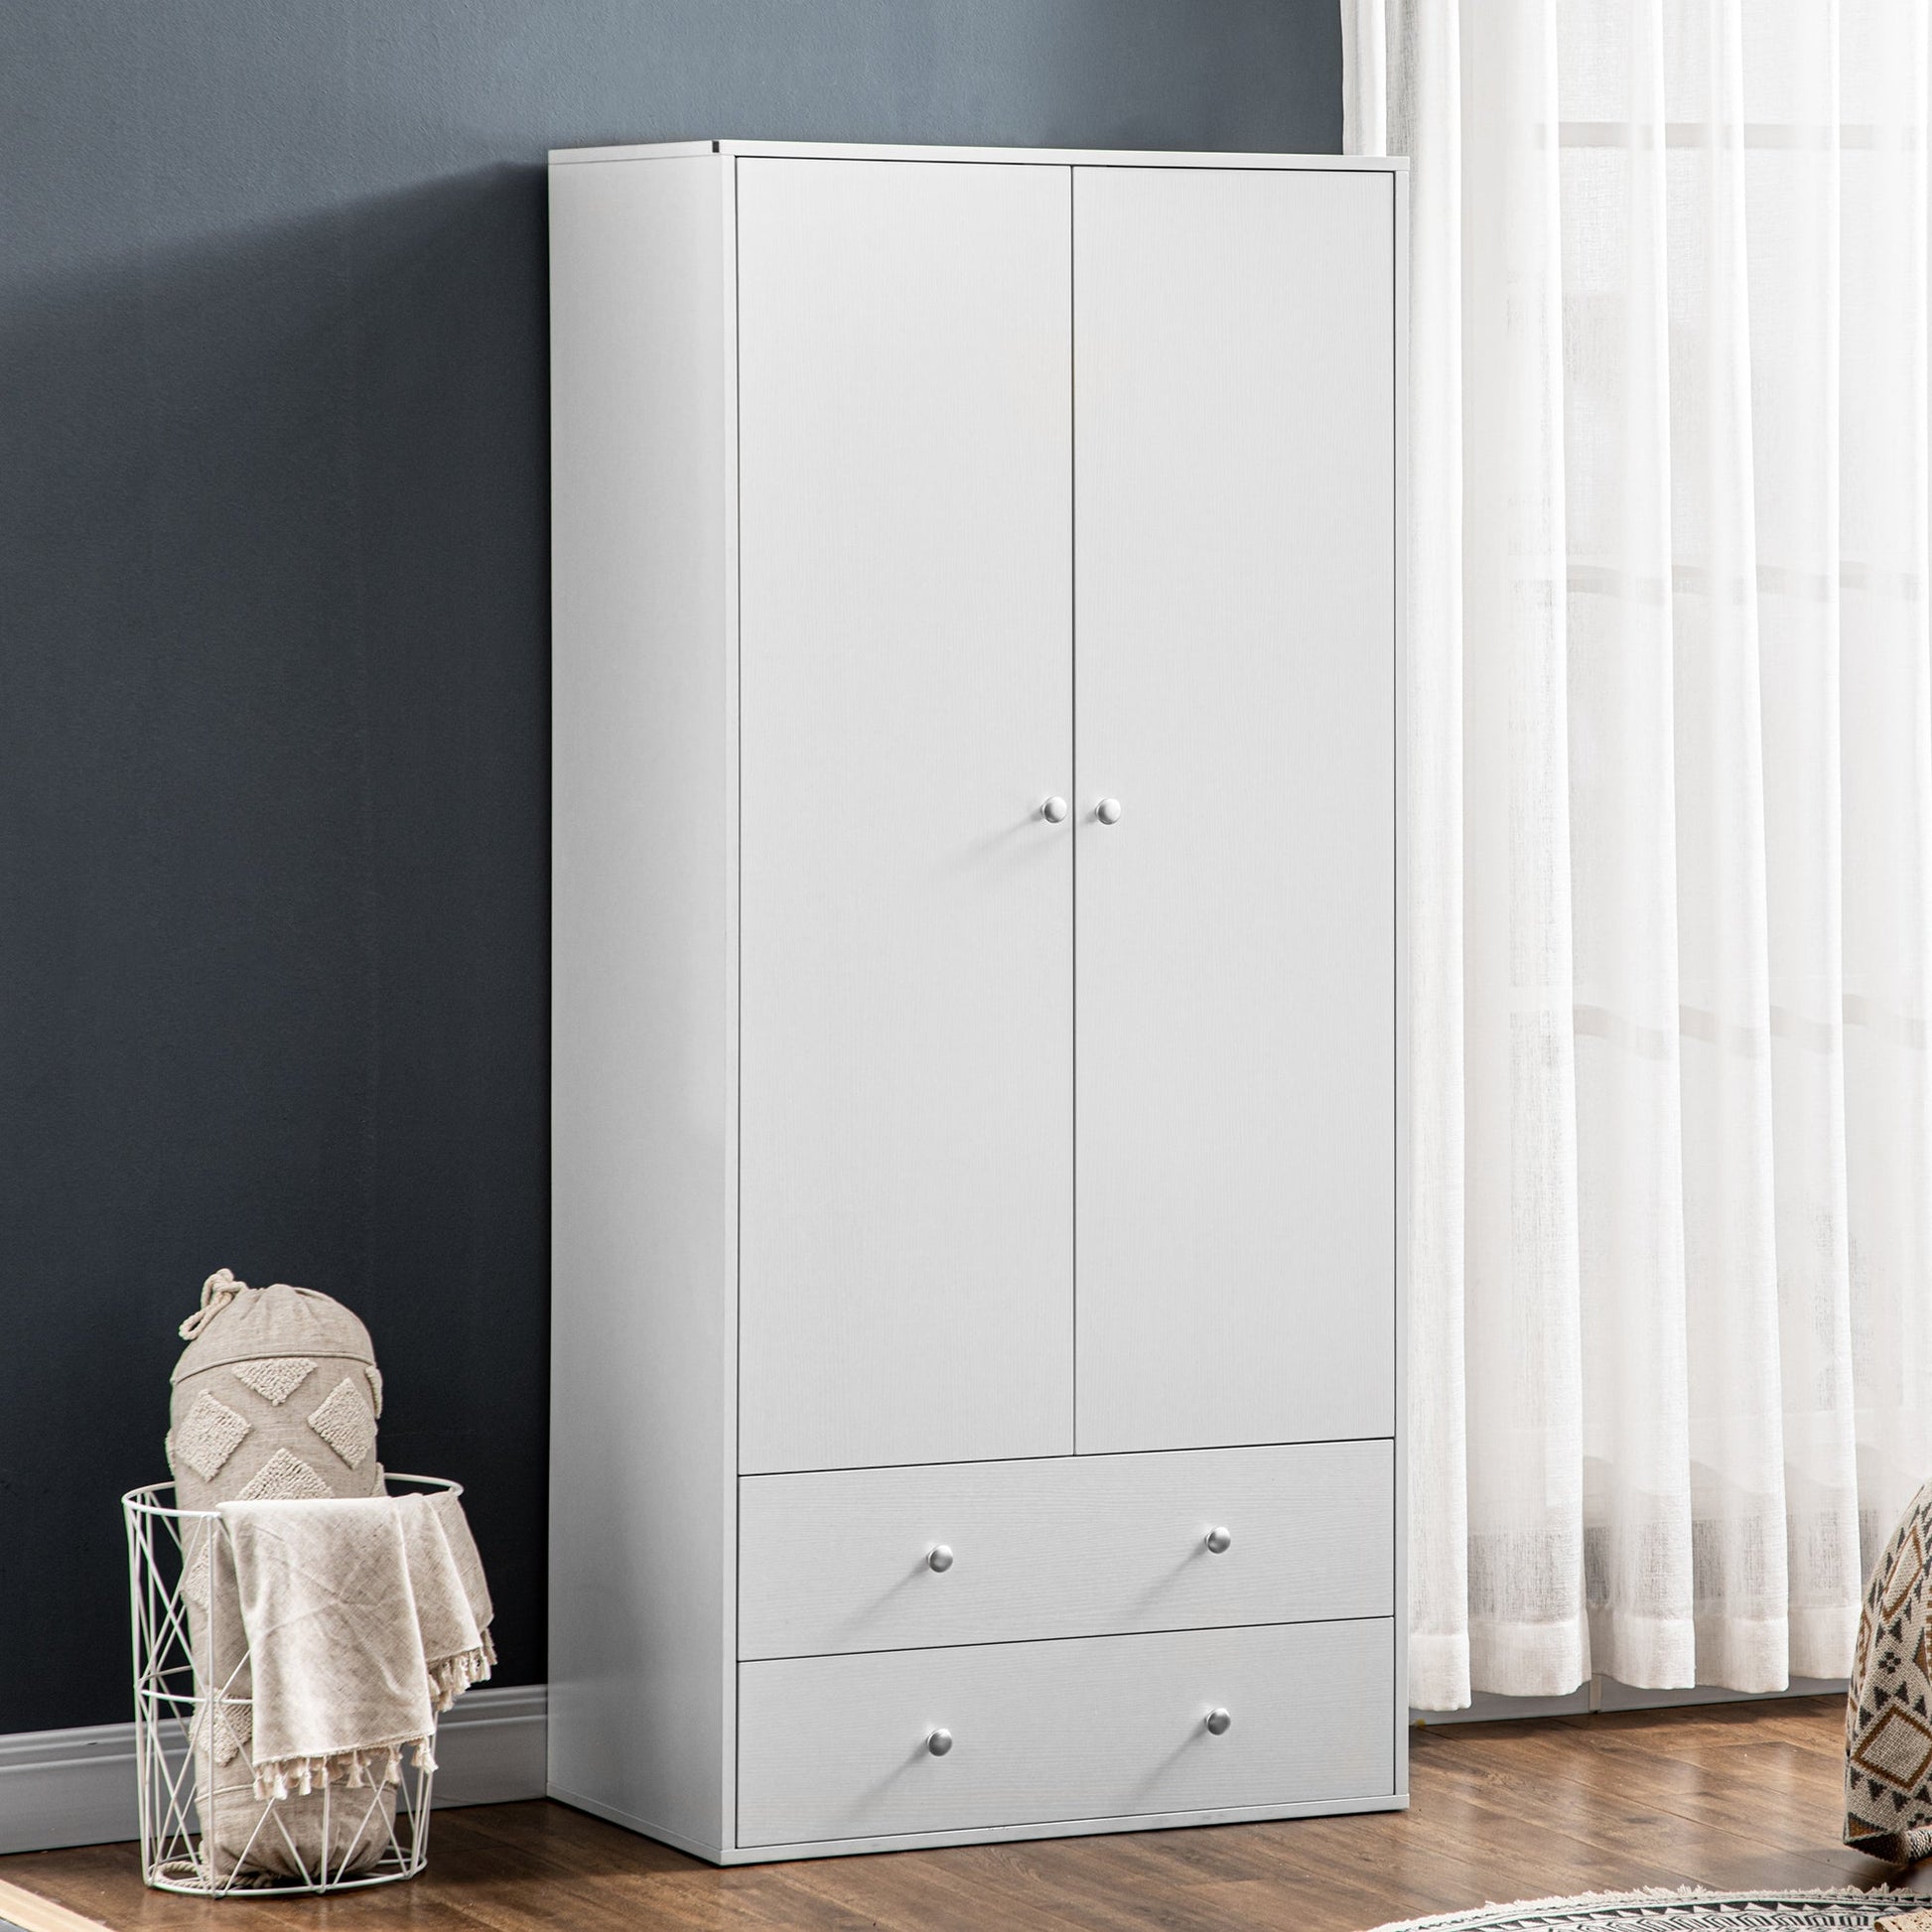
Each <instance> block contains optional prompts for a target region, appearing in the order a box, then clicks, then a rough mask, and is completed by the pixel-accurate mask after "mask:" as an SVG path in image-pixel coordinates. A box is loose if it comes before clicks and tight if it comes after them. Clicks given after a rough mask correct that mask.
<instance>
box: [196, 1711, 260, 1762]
mask: <svg viewBox="0 0 1932 1932" xmlns="http://www.w3.org/2000/svg"><path fill="white" fill-rule="evenodd" d="M253 1736H254V1725H253V1724H252V1722H251V1717H250V1712H249V1709H248V1707H247V1706H246V1705H245V1704H241V1703H233V1704H230V1703H228V1702H227V1701H226V1700H225V1699H223V1700H221V1701H219V1702H216V1703H212V1704H206V1705H204V1706H203V1707H202V1713H201V1716H200V1717H198V1718H197V1719H196V1720H195V1723H194V1725H193V1728H192V1729H191V1730H190V1732H189V1742H190V1743H191V1744H192V1745H193V1746H194V1747H195V1748H196V1749H197V1750H203V1749H206V1750H207V1751H208V1752H209V1753H210V1754H211V1755H212V1757H213V1759H214V1761H215V1763H217V1764H229V1763H232V1762H233V1761H234V1759H236V1758H237V1757H239V1756H240V1755H241V1753H242V1752H243V1751H245V1750H246V1749H247V1748H248V1746H249V1744H250V1742H251V1741H252V1740H253Z"/></svg>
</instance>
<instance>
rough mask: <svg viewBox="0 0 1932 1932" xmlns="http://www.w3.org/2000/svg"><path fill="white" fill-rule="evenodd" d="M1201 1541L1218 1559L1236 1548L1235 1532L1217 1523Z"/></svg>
mask: <svg viewBox="0 0 1932 1932" xmlns="http://www.w3.org/2000/svg"><path fill="white" fill-rule="evenodd" d="M1201 1541H1202V1542H1203V1543H1205V1544H1206V1545H1207V1547H1208V1548H1209V1549H1210V1550H1212V1551H1213V1553H1214V1554H1215V1555H1216V1556H1217V1557H1218V1556H1221V1555H1223V1554H1224V1553H1225V1552H1227V1551H1229V1550H1231V1549H1233V1548H1234V1532H1233V1531H1232V1530H1230V1529H1224V1528H1223V1527H1222V1526H1221V1525H1220V1524H1219V1523H1216V1524H1215V1525H1214V1527H1213V1528H1212V1529H1211V1530H1209V1531H1208V1532H1207V1534H1206V1535H1205V1536H1204V1537H1202V1538H1201Z"/></svg>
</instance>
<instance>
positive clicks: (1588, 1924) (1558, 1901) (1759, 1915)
mask: <svg viewBox="0 0 1932 1932" xmlns="http://www.w3.org/2000/svg"><path fill="white" fill-rule="evenodd" d="M1927 1910H1932V1893H1924V1894H1921V1893H1917V1892H1899V1891H1869V1892H1864V1891H1775V1890H1773V1891H1758V1892H1741V1891H1734V1892H1714V1891H1628V1892H1591V1893H1588V1894H1587V1895H1586V1896H1584V1897H1581V1898H1538V1899H1528V1900H1524V1901H1523V1902H1522V1903H1520V1904H1515V1905H1485V1906H1483V1907H1482V1908H1481V1909H1480V1910H1479V1911H1474V1912H1451V1913H1449V1915H1448V1916H1447V1917H1443V1918H1419V1919H1405V1920H1403V1922H1402V1923H1401V1924H1400V1925H1385V1926H1381V1927H1378V1928H1377V1932H1421V1928H1423V1927H1425V1926H1426V1927H1428V1928H1429V1932H1559V1928H1560V1932H1870V1928H1871V1927H1872V1926H1874V1925H1875V1924H1876V1923H1877V1922H1878V1920H1880V1919H1881V1918H1886V1917H1889V1916H1891V1915H1892V1914H1894V1913H1902V1912H1922V1911H1927Z"/></svg>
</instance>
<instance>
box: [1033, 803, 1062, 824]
mask: <svg viewBox="0 0 1932 1932" xmlns="http://www.w3.org/2000/svg"><path fill="white" fill-rule="evenodd" d="M1039 815H1040V817H1041V818H1043V819H1044V820H1045V821H1046V822H1047V824H1048V825H1058V824H1060V823H1061V822H1062V821H1064V819H1065V817H1066V800H1065V799H1064V798H1049V799H1047V801H1046V802H1045V804H1043V805H1042V806H1040V808H1039Z"/></svg>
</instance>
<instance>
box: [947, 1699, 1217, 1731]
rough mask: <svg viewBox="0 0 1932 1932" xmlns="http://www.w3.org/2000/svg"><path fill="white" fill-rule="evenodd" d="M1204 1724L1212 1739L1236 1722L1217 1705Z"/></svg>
mask: <svg viewBox="0 0 1932 1932" xmlns="http://www.w3.org/2000/svg"><path fill="white" fill-rule="evenodd" d="M1202 1722H1203V1723H1204V1724H1205V1725H1207V1731H1208V1735H1209V1736H1210V1737H1220V1736H1222V1735H1224V1734H1225V1733H1226V1731H1227V1727H1228V1725H1231V1724H1232V1723H1233V1722H1234V1720H1233V1719H1232V1718H1230V1717H1229V1716H1228V1714H1227V1713H1226V1712H1225V1711H1223V1710H1222V1709H1221V1707H1220V1706H1219V1705H1218V1704H1217V1705H1216V1706H1215V1707H1214V1709H1213V1710H1212V1711H1210V1712H1209V1713H1208V1714H1207V1716H1206V1717H1205V1718H1204V1719H1203V1720H1202ZM934 1735H935V1736H940V1737H943V1736H944V1735H945V1732H944V1731H937V1732H935V1733H934Z"/></svg>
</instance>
